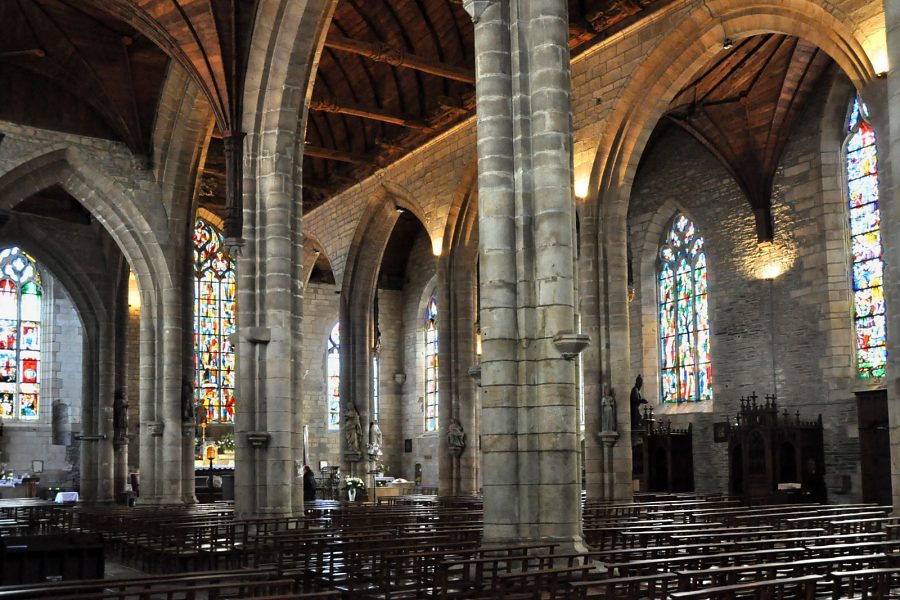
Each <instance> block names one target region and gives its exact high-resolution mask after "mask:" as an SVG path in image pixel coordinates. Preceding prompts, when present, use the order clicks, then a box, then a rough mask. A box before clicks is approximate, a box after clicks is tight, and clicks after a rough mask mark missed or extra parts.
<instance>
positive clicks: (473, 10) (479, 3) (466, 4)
mask: <svg viewBox="0 0 900 600" xmlns="http://www.w3.org/2000/svg"><path fill="white" fill-rule="evenodd" d="M496 1H497V0H463V3H462V5H463V10H465V11H466V12H467V13H469V16H470V17H472V22H473V23H477V22H478V21H479V20H480V19H481V15H483V14H484V11H485V10H487V8H488V7H489V6H490V5H491V4H494V3H495V2H496Z"/></svg>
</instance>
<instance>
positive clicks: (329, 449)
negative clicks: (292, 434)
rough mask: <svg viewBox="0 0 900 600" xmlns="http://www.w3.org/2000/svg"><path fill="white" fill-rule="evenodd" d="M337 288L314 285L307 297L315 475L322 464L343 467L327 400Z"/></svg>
mask: <svg viewBox="0 0 900 600" xmlns="http://www.w3.org/2000/svg"><path fill="white" fill-rule="evenodd" d="M336 291H337V290H336V289H335V287H334V285H333V284H328V283H310V284H308V285H307V286H306V289H305V290H304V294H303V312H304V315H303V421H304V423H306V424H307V425H308V426H309V456H308V457H307V463H308V464H309V465H310V466H311V467H312V469H313V471H314V472H317V471H318V468H319V462H320V461H323V460H325V461H328V464H329V465H339V464H340V462H341V461H340V444H341V442H340V431H339V430H336V431H328V416H327V410H326V407H327V404H326V398H325V389H326V387H325V386H326V381H325V377H326V372H325V351H326V348H327V343H328V335H329V334H330V333H331V329H332V327H334V324H335V323H337V320H338V295H337V293H336Z"/></svg>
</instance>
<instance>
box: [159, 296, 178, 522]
mask: <svg viewBox="0 0 900 600" xmlns="http://www.w3.org/2000/svg"><path fill="white" fill-rule="evenodd" d="M181 300H182V294H180V293H178V290H174V289H172V290H163V293H162V294H161V302H162V310H161V311H160V312H161V313H162V327H161V328H160V329H161V331H160V333H159V334H158V337H160V338H162V339H161V340H160V342H161V343H160V344H159V347H161V349H162V352H161V354H160V356H159V358H158V360H159V361H160V363H161V365H160V370H161V372H162V377H160V380H159V382H158V383H157V385H158V387H159V389H158V392H157V397H158V398H159V403H160V406H159V409H158V412H157V419H158V420H160V421H162V424H163V428H162V437H161V442H162V444H161V445H162V452H161V455H162V464H161V466H162V468H161V469H159V466H160V464H159V463H157V477H159V478H160V480H159V481H158V488H157V489H158V490H159V502H160V503H161V504H182V503H183V502H184V499H183V498H182V493H181V484H182V465H183V462H184V452H183V444H182V429H181V356H182V345H181Z"/></svg>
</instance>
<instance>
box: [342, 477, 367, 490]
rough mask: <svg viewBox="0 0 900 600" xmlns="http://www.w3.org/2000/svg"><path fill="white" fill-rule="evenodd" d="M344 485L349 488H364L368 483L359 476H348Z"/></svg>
mask: <svg viewBox="0 0 900 600" xmlns="http://www.w3.org/2000/svg"><path fill="white" fill-rule="evenodd" d="M344 487H346V488H347V489H348V490H362V489H365V487H366V483H365V482H364V481H363V480H362V479H360V478H359V477H347V478H346V479H344Z"/></svg>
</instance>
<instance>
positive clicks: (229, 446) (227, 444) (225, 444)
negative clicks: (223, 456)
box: [216, 433, 234, 452]
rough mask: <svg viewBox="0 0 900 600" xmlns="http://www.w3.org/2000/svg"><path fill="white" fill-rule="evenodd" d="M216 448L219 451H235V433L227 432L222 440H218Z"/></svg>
mask: <svg viewBox="0 0 900 600" xmlns="http://www.w3.org/2000/svg"><path fill="white" fill-rule="evenodd" d="M216 450H218V451H219V452H234V435H233V434H231V433H228V434H225V437H223V438H222V439H220V440H216Z"/></svg>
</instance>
